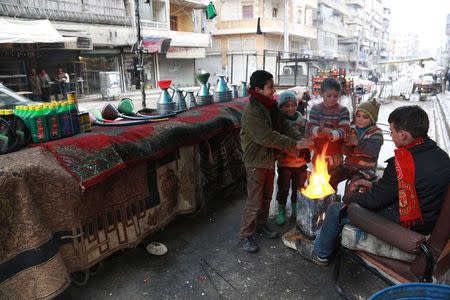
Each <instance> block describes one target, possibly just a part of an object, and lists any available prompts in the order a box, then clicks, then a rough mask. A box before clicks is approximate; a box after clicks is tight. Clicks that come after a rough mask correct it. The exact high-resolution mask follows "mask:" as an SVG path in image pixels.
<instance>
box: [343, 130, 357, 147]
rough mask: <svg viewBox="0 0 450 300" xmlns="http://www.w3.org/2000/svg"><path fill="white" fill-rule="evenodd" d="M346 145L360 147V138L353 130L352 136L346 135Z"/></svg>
mask: <svg viewBox="0 0 450 300" xmlns="http://www.w3.org/2000/svg"><path fill="white" fill-rule="evenodd" d="M345 145H346V146H350V147H351V146H358V137H357V135H356V132H354V131H353V130H352V132H350V134H346V135H345Z"/></svg>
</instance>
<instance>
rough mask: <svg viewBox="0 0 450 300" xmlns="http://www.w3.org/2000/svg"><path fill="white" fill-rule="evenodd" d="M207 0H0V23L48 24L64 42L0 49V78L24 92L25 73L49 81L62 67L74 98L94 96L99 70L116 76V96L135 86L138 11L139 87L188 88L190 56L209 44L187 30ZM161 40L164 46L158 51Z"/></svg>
mask: <svg viewBox="0 0 450 300" xmlns="http://www.w3.org/2000/svg"><path fill="white" fill-rule="evenodd" d="M207 3H208V2H207V1H206V0H196V1H187V0H176V1H175V0H109V1H103V0H22V1H12V0H0V18H2V19H13V18H14V19H16V20H36V19H48V20H50V22H51V26H53V27H54V28H55V29H56V30H57V31H58V32H59V33H60V34H61V35H62V36H63V39H64V42H63V43H42V44H2V45H0V70H1V73H0V77H1V80H2V81H3V82H4V83H5V85H7V86H10V87H11V88H13V89H16V90H26V89H27V86H28V81H27V75H28V74H29V72H30V69H31V68H45V69H46V70H47V73H48V74H49V75H50V76H51V77H53V75H54V74H55V73H56V69H57V68H58V67H63V68H64V69H65V70H66V71H67V72H68V73H69V75H70V77H71V78H72V79H71V82H72V84H73V85H74V88H76V89H77V91H78V92H79V94H81V95H82V94H85V93H98V92H99V90H100V81H99V73H100V72H103V71H117V72H119V73H120V77H121V85H122V90H123V91H125V90H132V89H136V87H137V81H136V80H137V76H136V69H135V64H136V60H135V54H134V49H136V41H137V38H136V36H137V31H136V28H137V26H136V25H137V20H136V9H137V6H138V7H139V15H140V19H141V22H140V25H141V33H142V37H143V39H144V45H145V46H147V45H150V47H146V48H147V49H146V54H145V59H144V63H145V71H146V74H145V75H146V81H147V85H148V86H153V87H155V86H156V81H157V80H158V79H160V78H164V79H173V80H174V83H175V84H178V85H192V84H194V83H195V74H194V71H195V70H194V69H195V68H194V65H195V58H198V57H204V56H205V48H206V47H208V46H209V44H210V38H209V35H207V34H204V33H201V28H198V27H197V26H196V25H195V24H196V23H197V22H196V20H197V19H198V18H202V15H204V11H203V10H204V8H205V7H206V4H207ZM203 17H204V16H203ZM163 43H164V44H165V45H169V48H168V49H162V48H161V45H162V44H163ZM155 45H156V47H155ZM158 45H159V47H158ZM165 50H166V51H167V52H165ZM163 52H164V53H163Z"/></svg>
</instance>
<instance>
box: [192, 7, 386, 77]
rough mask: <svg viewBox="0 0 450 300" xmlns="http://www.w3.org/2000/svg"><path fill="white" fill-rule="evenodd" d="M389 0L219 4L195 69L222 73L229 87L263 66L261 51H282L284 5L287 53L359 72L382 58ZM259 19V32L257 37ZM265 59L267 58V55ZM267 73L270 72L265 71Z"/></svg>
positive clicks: (209, 23)
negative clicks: (209, 43)
mask: <svg viewBox="0 0 450 300" xmlns="http://www.w3.org/2000/svg"><path fill="white" fill-rule="evenodd" d="M389 3H390V2H389V0H303V1H302V0H286V1H284V0H273V1H263V0H253V1H247V0H221V1H214V4H215V5H216V8H217V11H218V16H217V17H216V18H215V19H214V20H212V21H207V22H206V26H205V32H208V33H211V35H212V36H213V40H212V47H211V48H208V49H207V50H206V51H207V53H206V54H207V55H206V58H204V59H200V60H197V66H198V67H199V69H201V70H207V71H209V72H211V73H212V75H213V76H214V75H217V74H225V75H227V76H229V77H230V79H232V81H233V83H239V81H240V80H245V79H248V77H249V76H250V74H251V71H252V70H254V69H256V68H262V67H263V65H264V66H265V67H266V69H268V68H267V63H266V64H265V63H264V61H263V59H264V58H263V54H264V51H265V50H266V51H272V50H273V51H285V49H286V47H285V46H284V42H283V41H284V19H285V17H284V10H285V6H286V7H287V20H288V26H287V33H288V36H289V42H288V47H287V51H288V52H291V53H298V54H299V55H305V54H308V55H310V56H311V57H313V58H314V60H315V62H316V63H317V64H318V65H319V66H320V67H321V68H346V69H348V70H349V71H350V72H357V73H360V72H362V71H367V70H369V69H374V68H375V67H376V63H377V62H378V61H380V60H386V59H387V58H388V54H389V52H388V45H389V23H390V8H389V7H390V5H389ZM258 18H260V25H261V31H262V34H257V33H256V29H257V20H258ZM267 59H269V60H270V59H271V58H270V57H269V58H267V57H266V60H267ZM268 70H269V71H272V72H274V71H276V70H271V69H270V68H269V69H268Z"/></svg>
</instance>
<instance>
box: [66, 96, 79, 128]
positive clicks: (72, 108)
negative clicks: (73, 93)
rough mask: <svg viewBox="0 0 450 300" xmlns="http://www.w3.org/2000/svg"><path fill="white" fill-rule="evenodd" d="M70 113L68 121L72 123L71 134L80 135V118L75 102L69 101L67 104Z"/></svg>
mask: <svg viewBox="0 0 450 300" xmlns="http://www.w3.org/2000/svg"><path fill="white" fill-rule="evenodd" d="M67 103H68V106H69V112H70V120H71V121H72V128H73V134H74V135H75V134H79V133H80V118H79V117H78V109H77V106H76V105H75V102H74V101H72V100H70V101H68V102H67Z"/></svg>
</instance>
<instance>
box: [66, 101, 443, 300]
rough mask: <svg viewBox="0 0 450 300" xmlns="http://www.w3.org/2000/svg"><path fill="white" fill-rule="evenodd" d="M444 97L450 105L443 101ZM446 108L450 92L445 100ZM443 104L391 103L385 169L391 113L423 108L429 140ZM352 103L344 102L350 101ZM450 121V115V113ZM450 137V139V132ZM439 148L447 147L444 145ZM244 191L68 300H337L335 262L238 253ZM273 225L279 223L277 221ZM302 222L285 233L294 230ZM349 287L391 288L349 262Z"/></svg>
mask: <svg viewBox="0 0 450 300" xmlns="http://www.w3.org/2000/svg"><path fill="white" fill-rule="evenodd" d="M444 98H445V100H444ZM441 99H442V101H445V102H444V103H446V104H445V105H447V104H448V103H450V97H449V94H447V95H441ZM436 101H437V99H436V98H435V97H434V98H432V99H431V101H428V102H409V101H392V102H391V103H386V104H383V105H382V106H381V109H380V114H379V120H378V123H379V125H380V127H381V128H382V129H383V130H384V138H385V142H384V145H383V147H382V150H381V153H380V158H379V166H383V165H384V161H385V160H386V159H387V158H389V157H390V156H392V154H393V150H394V145H393V143H392V141H391V139H390V137H389V128H388V126H387V118H388V115H389V113H390V112H391V111H392V110H393V109H395V108H396V107H399V106H402V105H416V104H417V105H420V106H421V107H422V108H424V109H425V110H426V111H427V112H428V114H429V117H430V137H431V138H433V139H434V138H435V137H436V136H437V132H438V131H439V129H438V127H440V125H439V126H438V123H442V120H441V119H437V117H438V116H439V114H442V112H440V111H435V110H436V109H437V106H436V104H437V103H436ZM343 104H345V103H343ZM447 116H448V114H447ZM447 137H448V133H447ZM438 142H441V141H440V140H438ZM245 194H246V193H245V189H244V188H243V187H240V188H239V189H237V190H236V191H235V192H234V193H233V194H232V195H231V196H229V197H226V198H221V199H216V200H215V201H214V202H210V203H209V205H208V209H207V211H208V212H207V213H206V214H205V215H196V216H186V217H179V218H177V220H176V221H175V222H173V223H171V224H169V225H168V226H167V227H166V228H165V229H164V230H161V231H160V232H158V233H157V234H155V235H153V236H150V237H149V239H148V240H146V241H145V242H143V243H142V244H141V245H139V246H138V247H136V248H134V249H128V250H125V251H122V252H119V253H117V254H115V255H113V256H112V257H110V258H109V259H106V260H105V261H104V263H103V267H102V268H101V269H100V270H99V271H98V273H97V274H96V275H95V276H91V278H90V279H89V282H88V283H87V284H86V285H85V286H82V287H76V286H73V285H72V287H70V289H69V290H68V291H67V292H66V294H65V295H64V296H63V298H64V297H68V296H69V295H70V296H72V298H73V299H202V298H204V299H221V298H224V299H337V298H339V297H340V296H339V293H338V292H337V291H336V289H335V286H334V282H333V264H331V265H330V266H329V267H325V268H324V267H318V266H316V265H315V264H312V263H310V262H308V261H306V260H304V259H303V258H302V257H301V256H300V255H298V254H297V253H296V252H295V251H293V250H291V249H288V248H286V247H285V246H284V245H283V244H282V242H281V239H277V240H264V239H262V237H258V239H257V242H258V243H259V245H260V247H261V249H260V251H259V252H258V253H257V254H248V253H245V252H243V251H242V250H241V249H240V248H239V244H238V231H239V224H240V217H241V213H242V210H243V206H244V203H245V197H246V196H245ZM272 226H273V227H274V228H276V225H275V224H274V223H273V222H272ZM294 226H295V222H293V221H291V222H290V223H288V224H286V225H284V226H283V227H281V228H280V231H281V232H282V233H284V232H286V231H288V230H290V229H292V228H293V227H294ZM150 241H159V242H162V243H164V244H165V245H166V246H167V248H168V253H167V254H166V255H164V256H161V257H158V256H151V255H149V254H148V253H147V252H146V250H145V246H146V245H147V243H148V242H150ZM345 267H346V269H345V270H346V272H345V276H344V279H343V280H344V283H345V284H344V285H345V286H346V289H348V291H350V292H351V293H352V294H353V295H354V296H355V298H356V299H364V298H367V297H368V296H369V295H371V294H372V293H374V292H375V291H377V290H380V289H382V288H384V287H385V286H386V285H385V283H383V282H381V281H380V280H379V279H378V278H376V277H374V276H373V275H371V274H370V273H368V272H367V271H366V270H364V269H361V268H360V267H358V266H355V265H352V264H346V265H345Z"/></svg>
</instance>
